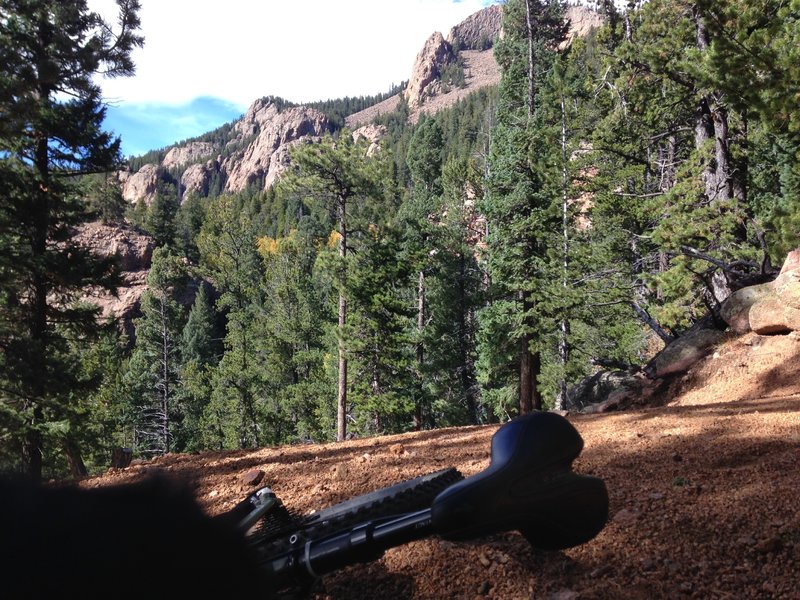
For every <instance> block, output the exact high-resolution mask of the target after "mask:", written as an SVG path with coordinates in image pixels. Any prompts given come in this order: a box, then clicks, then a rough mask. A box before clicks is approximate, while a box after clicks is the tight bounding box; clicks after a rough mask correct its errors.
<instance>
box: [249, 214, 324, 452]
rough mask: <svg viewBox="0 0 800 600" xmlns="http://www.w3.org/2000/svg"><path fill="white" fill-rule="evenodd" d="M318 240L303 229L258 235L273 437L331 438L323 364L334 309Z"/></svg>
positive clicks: (276, 439) (277, 439) (276, 440)
mask: <svg viewBox="0 0 800 600" xmlns="http://www.w3.org/2000/svg"><path fill="white" fill-rule="evenodd" d="M319 242H320V240H319V239H318V238H317V237H316V236H315V235H313V234H311V235H309V232H307V231H306V230H304V229H298V230H294V231H292V232H290V234H289V235H288V236H286V237H284V238H278V239H275V238H269V237H265V238H261V239H259V252H260V254H261V255H262V256H263V258H264V263H265V278H264V287H265V292H264V313H265V314H264V319H263V321H262V323H263V331H262V343H261V345H260V347H261V351H262V353H263V357H264V359H263V362H262V368H263V370H264V379H265V381H266V382H267V384H268V387H269V396H270V397H271V398H273V399H274V403H273V410H272V411H271V421H272V433H271V437H272V441H273V442H274V443H279V442H286V441H298V440H303V441H308V440H315V441H320V440H328V439H331V432H332V431H334V428H335V412H336V411H335V394H334V392H333V390H334V388H335V382H334V381H333V380H331V377H330V375H329V373H328V369H327V368H326V355H327V354H328V352H329V345H330V342H329V338H330V337H331V334H333V330H334V324H335V322H336V318H335V315H334V314H332V311H329V310H328V307H329V306H330V304H331V303H330V301H329V300H328V298H327V295H328V291H329V286H327V285H325V283H324V281H325V279H326V278H325V277H324V276H318V275H319V273H318V272H316V271H315V263H316V259H317V254H318V251H317V249H316V248H317V246H318V245H320V244H318V243H319Z"/></svg>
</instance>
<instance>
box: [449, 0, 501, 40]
mask: <svg viewBox="0 0 800 600" xmlns="http://www.w3.org/2000/svg"><path fill="white" fill-rule="evenodd" d="M502 23H503V9H502V7H501V6H500V5H499V4H495V5H494V6H490V7H488V8H484V9H483V10H480V11H478V12H476V13H475V14H474V15H471V16H469V17H467V18H466V19H464V20H463V21H462V22H461V23H459V24H458V25H456V26H455V27H453V28H452V29H451V30H450V33H448V34H447V41H448V42H449V43H450V45H451V46H452V47H453V49H454V50H456V51H459V50H488V49H489V48H491V47H492V46H493V45H494V41H495V40H496V39H497V37H498V36H499V35H500V28H501V26H502Z"/></svg>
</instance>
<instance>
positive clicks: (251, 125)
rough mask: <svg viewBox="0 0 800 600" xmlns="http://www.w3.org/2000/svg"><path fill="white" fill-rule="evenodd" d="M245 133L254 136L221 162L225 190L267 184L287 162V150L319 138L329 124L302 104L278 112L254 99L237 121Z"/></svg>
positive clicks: (268, 184) (283, 168) (273, 180)
mask: <svg viewBox="0 0 800 600" xmlns="http://www.w3.org/2000/svg"><path fill="white" fill-rule="evenodd" d="M240 125H241V128H240V129H239V130H240V131H241V132H242V133H243V134H245V135H255V136H256V137H255V139H254V140H253V141H252V142H250V143H249V144H248V145H247V146H246V147H245V148H244V150H243V151H241V152H236V153H234V154H232V155H231V156H229V157H227V158H226V159H224V160H223V161H222V164H221V169H222V170H223V171H224V172H225V173H226V175H227V183H226V184H225V189H226V190H227V191H229V192H239V191H241V190H243V189H245V188H246V187H247V186H248V185H250V184H253V183H256V182H259V186H260V187H261V188H262V189H265V188H268V187H270V186H271V185H272V184H273V183H274V182H275V180H276V179H277V178H278V176H279V175H280V174H281V173H282V172H283V171H284V170H285V169H286V167H287V166H288V165H289V149H290V148H291V147H292V146H294V145H296V144H298V143H300V142H302V141H318V140H319V139H320V138H321V137H322V136H323V135H324V134H325V133H327V132H329V131H330V129H331V127H330V123H329V122H328V118H327V117H326V116H325V115H324V114H323V113H322V112H320V111H318V110H316V109H313V108H308V107H304V106H297V107H293V108H287V109H284V110H283V111H278V109H277V106H275V105H274V104H263V101H262V100H259V101H256V103H254V104H253V106H251V107H250V110H248V111H247V115H245V117H244V118H243V119H242V121H240V122H239V123H237V125H236V126H237V127H239V126H240Z"/></svg>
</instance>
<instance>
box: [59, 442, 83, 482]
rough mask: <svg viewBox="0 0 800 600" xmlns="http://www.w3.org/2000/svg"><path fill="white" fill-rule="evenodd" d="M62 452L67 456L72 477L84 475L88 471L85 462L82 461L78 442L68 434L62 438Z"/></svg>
mask: <svg viewBox="0 0 800 600" xmlns="http://www.w3.org/2000/svg"><path fill="white" fill-rule="evenodd" d="M63 448H64V454H66V456H67V462H68V463H69V472H70V474H71V475H72V476H73V477H78V478H80V477H86V476H87V475H88V474H89V471H88V470H87V469H86V464H84V462H83V457H82V456H81V449H80V448H79V447H78V444H77V443H76V442H75V440H74V439H72V438H71V437H70V436H67V437H66V438H64V441H63Z"/></svg>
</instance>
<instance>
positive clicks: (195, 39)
mask: <svg viewBox="0 0 800 600" xmlns="http://www.w3.org/2000/svg"><path fill="white" fill-rule="evenodd" d="M141 3H142V10H141V12H140V17H141V20H142V32H143V34H144V36H145V38H146V39H145V45H144V48H142V49H139V50H136V51H135V52H134V55H133V57H134V61H135V63H136V69H137V74H136V76H135V77H132V78H122V79H114V80H104V81H102V86H103V90H104V97H105V98H106V100H108V101H111V102H112V103H145V102H159V103H169V104H178V103H185V102H188V101H190V100H192V99H193V98H197V97H200V96H208V97H215V98H220V99H223V100H226V101H228V102H231V103H234V104H236V105H238V106H240V107H242V108H243V109H244V108H245V107H247V106H248V105H249V104H250V103H251V102H252V101H253V100H255V99H256V98H259V97H261V96H266V95H275V96H281V97H283V98H285V99H287V100H291V101H295V102H308V101H313V100H324V99H328V98H340V97H344V96H359V95H373V94H378V93H382V92H385V91H388V89H389V88H390V86H391V85H392V84H397V83H400V82H401V81H403V80H405V79H408V77H409V76H410V74H411V68H412V66H413V62H414V58H415V57H416V54H417V52H418V51H419V50H420V49H421V48H422V45H423V44H424V42H425V40H426V39H427V38H428V36H430V35H431V34H432V33H433V32H435V31H441V32H442V33H443V34H445V35H447V32H448V31H449V29H450V27H452V26H453V25H456V24H457V23H459V22H461V21H462V20H463V19H464V18H466V17H467V16H469V15H471V14H473V13H474V12H477V11H478V10H480V9H481V8H483V7H484V6H485V5H488V4H494V3H496V0H461V1H458V2H454V1H452V0H339V1H332V0H288V1H287V0H224V1H223V2H220V1H217V0H142V2H141ZM89 6H90V8H92V9H93V10H97V11H99V12H101V14H103V15H104V16H106V18H107V19H108V20H113V19H114V14H115V10H114V9H115V5H114V2H113V0H89Z"/></svg>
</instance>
